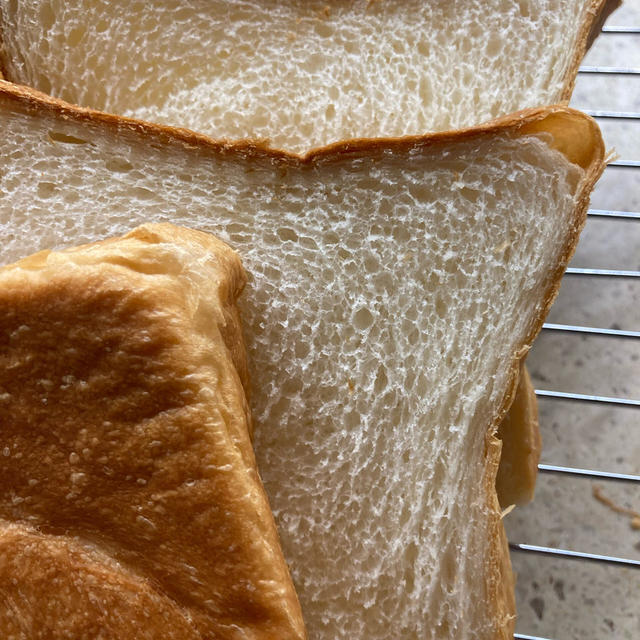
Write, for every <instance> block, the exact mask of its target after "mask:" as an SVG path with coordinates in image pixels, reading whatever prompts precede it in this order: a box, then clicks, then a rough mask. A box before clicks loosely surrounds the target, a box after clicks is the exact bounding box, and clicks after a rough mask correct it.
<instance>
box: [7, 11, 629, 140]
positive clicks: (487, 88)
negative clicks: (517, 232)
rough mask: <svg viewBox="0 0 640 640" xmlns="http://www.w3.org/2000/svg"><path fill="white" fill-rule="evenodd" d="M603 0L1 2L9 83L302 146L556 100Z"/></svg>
mask: <svg viewBox="0 0 640 640" xmlns="http://www.w3.org/2000/svg"><path fill="white" fill-rule="evenodd" d="M617 4H618V2H611V1H609V2H607V1H606V0H518V1H517V2H516V1H515V0H514V1H509V2H504V1H503V0H456V1H452V0H429V1H425V0H401V1H400V0H384V1H381V0H348V1H345V0H287V1H286V2H283V1H282V0H189V1H188V2H175V1H174V0H148V1H146V2H129V1H126V2H125V1H123V0H116V1H113V0H31V1H30V2H13V1H12V0H0V14H1V20H0V41H1V46H0V66H1V67H2V70H3V72H4V73H5V77H6V79H8V80H11V81H13V82H17V83H20V84H26V85H29V86H32V87H35V88H36V89H39V90H41V91H44V92H45V93H49V94H51V95H54V96H56V97H59V98H62V99H64V100H67V101H68V102H72V103H75V104H80V105H83V106H87V107H92V108H95V109H99V110H102V111H108V112H111V113H118V114H122V115H128V116H133V117H136V118H141V119H143V120H151V121H153V122H162V123H167V124H173V125H177V126H182V127H188V128H190V129H193V130H194V131H200V132H203V133H206V134H208V135H211V136H214V137H216V138H229V139H244V138H248V137H251V138H257V139H264V140H267V141H268V142H269V144H270V145H271V146H274V147H277V148H282V149H287V150H290V151H296V152H304V151H307V150H308V149H311V148H313V147H317V146H321V145H324V144H327V143H331V142H335V141H338V140H344V139H348V138H361V137H377V136H400V135H416V134H422V133H425V132H427V131H443V130H448V129H457V128H463V127H468V126H472V125H476V124H478V123H480V122H484V121H487V120H489V119H492V118H495V117H498V116H502V115H505V114H508V113H512V112H515V111H518V110H520V109H524V108H526V107H538V106H541V105H547V104H556V103H558V102H561V101H564V100H568V99H569V97H570V95H571V91H572V89H573V85H574V82H575V75H576V72H577V68H578V65H579V63H580V60H581V59H582V56H583V55H584V52H585V49H586V45H587V39H588V36H589V34H590V32H591V31H592V29H593V27H594V26H596V25H597V24H598V19H599V17H600V16H602V15H604V9H605V7H606V8H607V9H608V10H610V9H611V8H612V7H613V6H616V5H617Z"/></svg>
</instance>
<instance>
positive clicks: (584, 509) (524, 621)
mask: <svg viewBox="0 0 640 640" xmlns="http://www.w3.org/2000/svg"><path fill="white" fill-rule="evenodd" d="M607 25H611V26H622V25H626V26H636V27H640V0H627V1H626V2H625V4H624V6H623V7H622V8H621V9H619V10H618V11H616V12H615V13H614V14H613V15H612V16H611V17H610V18H609V20H608V21H607ZM584 64H585V65H592V66H596V65H597V66H607V67H631V68H635V69H640V34H628V35H617V34H601V35H600V37H599V39H598V40H597V41H596V43H595V44H594V46H593V48H592V50H591V51H590V52H589V54H588V56H587V58H586V59H585V61H584ZM572 105H573V106H575V107H576V108H580V109H585V110H609V111H623V112H635V113H640V76H628V75H627V76H626V77H625V76H622V75H617V76H616V75H608V76H606V75H587V74H582V75H580V76H579V77H578V82H577V85H576V90H575V92H574V98H573V100H572ZM598 122H599V124H600V126H601V129H602V131H603V134H604V138H605V142H606V144H607V147H608V148H614V149H615V151H616V152H617V153H618V155H619V158H620V159H621V160H622V159H623V160H636V161H640V120H637V119H636V120H627V121H621V120H604V119H601V120H599V121H598ZM591 207H592V208H594V209H613V210H623V211H634V212H640V168H638V169H614V168H609V169H607V170H606V171H605V174H604V176H603V177H602V179H601V180H600V182H599V183H598V185H597V187H596V189H595V191H594V194H593V197H592V200H591ZM571 266H573V267H582V268H599V269H620V270H632V271H640V220H629V221H620V220H607V219H597V218H590V219H589V220H588V222H587V225H586V227H585V230H584V232H583V235H582V237H581V240H580V244H579V246H578V250H577V252H576V255H575V257H574V259H573V262H572V264H571ZM547 321H548V322H553V323H560V324H570V325H582V326H589V327H604V328H614V329H624V330H631V331H640V278H608V277H588V276H577V275H573V276H571V275H569V276H565V279H564V281H563V285H562V289H561V292H560V295H559V296H558V299H557V301H556V303H555V305H554V306H553V308H552V310H551V314H550V316H549V318H548V320H547ZM528 364H529V370H530V372H531V374H532V378H533V381H534V385H535V386H536V388H537V389H548V390H555V391H568V392H575V393H583V394H594V395H600V396H610V397H619V398H631V399H634V400H640V339H635V338H626V339H625V338H619V337H602V336H584V335H579V334H575V333H565V332H558V331H543V332H542V333H541V334H540V336H539V337H538V339H537V341H536V343H535V345H534V348H533V350H532V352H531V354H530V356H529V359H528ZM539 405H540V427H541V432H542V438H543V442H544V445H543V452H542V460H541V462H544V463H547V464H555V465H561V466H569V467H580V468H587V469H596V470H600V471H608V472H617V473H628V474H635V475H640V409H639V408H637V407H635V408H634V407H628V408H626V407H616V406H610V405H604V404H598V403H582V402H580V403H579V402H572V401H565V400H557V399H544V398H543V399H540V403H539ZM594 487H595V491H596V493H599V495H600V496H604V498H605V499H609V500H611V501H612V502H613V504H615V505H616V506H619V507H622V508H625V509H630V510H631V511H635V512H638V513H640V484H637V483H636V484H623V483H616V482H612V481H607V480H603V481H598V482H592V481H591V480H587V479H582V478H576V477H565V476H559V475H550V474H546V475H541V476H540V477H539V480H538V488H537V492H536V498H535V501H534V502H533V503H532V504H531V505H529V506H526V507H522V508H518V509H516V510H514V511H513V512H512V513H511V514H509V515H508V516H507V517H506V520H505V524H506V527H507V533H508V536H509V539H510V541H512V542H519V543H528V544H535V545H543V546H549V547H558V548H563V549H570V550H575V551H583V552H589V553H596V554H603V555H610V556H616V557H622V558H628V559H632V560H640V529H634V528H633V526H632V516H631V515H629V514H625V513H619V512H617V511H616V510H615V509H613V508H612V507H611V506H610V505H609V506H607V505H606V504H604V502H603V501H601V500H598V499H597V498H596V497H595V495H594ZM512 562H513V568H514V570H515V572H516V573H517V588H516V598H517V605H518V622H517V627H516V631H517V633H520V634H526V635H532V636H534V635H537V636H541V637H544V638H551V639H554V640H569V639H571V640H574V639H575V640H578V639H580V640H592V639H593V640H595V639H600V638H602V639H604V638H615V639H616V640H622V639H629V640H632V639H633V640H637V639H638V638H640V569H638V568H636V569H633V568H624V567H616V566H611V565H605V564H601V563H591V562H587V561H584V560H563V559H556V558H552V557H546V556H540V555H538V554H536V555H533V554H523V553H522V552H514V553H512Z"/></svg>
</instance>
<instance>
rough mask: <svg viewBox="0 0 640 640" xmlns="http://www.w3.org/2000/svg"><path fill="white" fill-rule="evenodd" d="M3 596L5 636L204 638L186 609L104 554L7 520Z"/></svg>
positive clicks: (0, 541) (1, 556) (0, 559)
mask: <svg viewBox="0 0 640 640" xmlns="http://www.w3.org/2000/svg"><path fill="white" fill-rule="evenodd" d="M16 576H20V578H19V580H16ZM0 602H1V603H2V604H1V605H0V630H1V631H2V637H3V638H5V639H11V640H53V639H56V638H60V639H62V638H73V640H95V638H121V639H123V640H126V639H127V638H132V637H133V636H132V630H135V638H136V640H202V636H201V635H200V633H199V632H198V631H197V629H196V628H195V627H194V626H193V624H192V623H191V621H190V620H189V617H188V615H186V612H185V611H183V610H181V609H180V607H178V606H177V604H176V603H175V602H173V601H172V600H171V599H170V598H168V597H167V596H165V595H163V594H162V593H161V592H159V591H157V590H156V589H154V588H153V587H152V586H151V585H150V584H149V583H148V582H146V581H145V580H143V579H141V578H140V577H138V576H136V575H135V574H133V573H131V572H130V571H128V570H127V569H126V568H125V567H123V566H122V565H120V564H118V563H116V562H114V560H113V558H111V557H110V556H109V555H108V554H106V553H104V552H101V551H100V550H99V549H97V548H95V547H91V546H89V545H86V544H82V543H81V542H80V541H78V540H75V539H72V538H69V537H68V536H55V535H46V534H43V533H41V532H38V531H36V530H35V529H32V528H30V527H27V526H25V525H18V524H14V523H7V522H4V521H0ZM98 602H99V603H100V606H96V603H98Z"/></svg>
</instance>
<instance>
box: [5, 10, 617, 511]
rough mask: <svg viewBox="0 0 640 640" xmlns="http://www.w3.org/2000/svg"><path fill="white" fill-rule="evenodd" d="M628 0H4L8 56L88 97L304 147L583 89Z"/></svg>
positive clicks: (485, 114) (26, 72)
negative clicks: (604, 33)
mask: <svg viewBox="0 0 640 640" xmlns="http://www.w3.org/2000/svg"><path fill="white" fill-rule="evenodd" d="M618 4H619V2H617V1H616V0H613V1H612V0H608V1H604V0H544V1H541V0H520V1H519V2H512V3H504V2H500V1H499V0H483V1H479V0H469V1H465V2H451V1H450V0H432V1H430V2H424V1H423V0H403V1H402V2H388V1H385V2H378V1H376V2H372V1H371V0H358V1H353V0H349V1H348V2H345V1H344V0H339V1H336V0H331V1H329V2H326V1H325V0H323V1H321V2H313V1H309V0H296V1H289V2H282V0H258V1H257V2H255V1H251V2H247V1H246V0H240V1H238V0H216V1H213V2H212V1H211V0H190V1H189V2H181V3H175V2H173V1H166V0H153V1H151V2H145V3H130V2H128V3H126V7H125V6H123V5H122V3H121V2H112V1H105V0H101V1H98V2H96V1H95V0H91V1H90V2H89V1H88V0H65V1H64V2H62V1H61V0H38V1H35V2H29V3H12V2H9V1H8V0H0V8H1V9H2V10H1V11H0V16H1V17H0V68H4V69H5V70H6V73H7V78H8V79H9V80H12V81H14V82H18V83H21V84H26V85H30V86H33V87H35V88H37V89H40V90H42V91H44V92H46V93H51V94H53V95H55V96H57V97H61V98H63V99H65V100H67V101H69V102H73V103H76V104H81V105H84V106H89V107H93V108H97V109H100V110H104V111H109V112H113V113H120V114H124V115H130V116H134V117H140V118H142V119H146V120H150V121H153V122H165V123H170V124H174V125H178V126H186V127H188V128H191V129H193V130H195V131H201V132H204V133H207V134H209V135H213V136H216V137H218V138H219V137H229V138H247V137H254V138H264V139H267V140H269V142H270V144H271V145H273V146H276V147H282V148H287V149H290V150H293V151H299V152H300V151H305V150H308V149H310V148H312V147H314V146H317V145H320V144H324V143H327V142H331V141H335V140H338V139H345V138H360V137H364V136H394V135H406V134H409V135H415V134H420V133H424V132H426V131H431V130H444V129H450V128H457V127H464V126H471V125H475V124H478V123H479V122H481V121H483V120H488V119H490V118H493V117H496V116H499V115H504V114H506V113H510V112H513V111H517V110H519V109H522V108H525V107H534V106H540V105H544V104H553V103H556V102H560V101H562V100H568V98H569V96H570V94H571V90H572V88H573V84H574V81H575V74H576V72H577V67H578V64H579V62H580V59H581V57H582V55H583V53H584V50H585V42H586V38H587V34H588V32H589V29H591V36H592V37H593V35H594V33H596V32H597V28H598V27H599V26H600V23H601V21H602V20H604V17H606V15H607V14H608V13H610V12H611V11H612V10H613V9H614V8H615V7H616V6H617V5H618ZM540 34H544V37H540ZM132 51H134V52H135V56H134V57H133V58H132V56H131V52H132ZM114 70H117V72H114ZM533 402H535V396H534V395H530V396H529V397H528V398H520V397H519V396H518V395H516V405H517V407H518V406H523V405H528V406H531V403H533ZM517 407H516V410H514V413H515V414H517V416H519V417H522V418H525V419H526V418H527V416H528V413H522V412H519V411H517ZM509 421H510V424H511V425H512V427H513V428H514V429H515V430H516V431H517V432H518V433H521V434H522V433H529V434H532V436H533V435H535V434H533V433H532V432H533V431H534V430H537V423H533V422H532V423H524V424H519V423H518V422H517V421H514V419H513V417H510V418H509ZM502 432H504V430H502ZM538 439H539V438H538ZM528 440H529V441H530V442H532V441H533V440H534V438H533V437H531V438H529V439H528ZM522 452H523V448H522V447H508V448H507V449H506V450H505V451H503V457H504V462H501V465H503V466H504V467H505V468H509V469H510V470H511V473H513V474H514V475H513V477H512V478H511V479H509V478H507V477H506V476H505V475H504V474H502V477H503V480H504V481H503V482H501V484H500V488H499V492H502V490H503V489H504V490H507V491H509V495H508V496H507V495H504V496H502V495H501V496H500V500H501V502H502V503H504V502H505V501H507V500H515V501H516V502H518V503H522V502H525V501H526V500H527V499H528V498H529V497H530V496H531V495H532V493H533V487H534V484H535V475H531V474H530V473H528V471H525V472H524V473H521V470H527V469H528V459H529V458H524V459H523V458H519V457H518V455H519V454H521V453H522ZM512 455H513V456H516V457H515V458H513V459H511V456H512ZM507 487H511V488H510V489H506V488H507Z"/></svg>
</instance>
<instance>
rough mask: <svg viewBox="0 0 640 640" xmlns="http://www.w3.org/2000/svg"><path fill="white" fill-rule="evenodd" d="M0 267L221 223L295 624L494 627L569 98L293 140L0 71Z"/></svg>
mask: <svg viewBox="0 0 640 640" xmlns="http://www.w3.org/2000/svg"><path fill="white" fill-rule="evenodd" d="M0 123H1V126H2V130H3V132H4V139H3V146H2V150H1V152H0V175H1V176H2V179H1V182H0V187H1V188H2V192H3V194H4V195H3V196H2V198H1V199H0V230H1V231H2V234H3V237H4V238H5V243H4V247H3V256H4V259H6V260H10V259H12V257H13V256H16V255H19V254H24V253H26V252H28V251H33V250H36V249H38V248H42V247H51V246H62V245H65V244H68V243H76V242H84V241H90V240H92V239H95V238H96V237H100V236H104V235H105V234H119V233H123V232H125V231H126V230H127V229H129V228H130V227H132V226H134V225H136V224H138V223H139V222H140V221H142V220H153V221H174V222H177V223H180V224H184V225H188V226H192V227H195V228H200V229H203V230H207V231H210V232H214V233H216V234H217V235H218V236H219V237H221V238H223V239H224V240H226V241H227V242H228V243H229V244H230V245H231V246H232V247H234V248H235V249H237V250H238V251H239V252H240V253H241V255H242V256H243V262H244V264H245V266H246V268H247V270H248V272H249V274H250V279H249V283H248V285H247V292H246V294H245V295H244V296H243V299H242V300H241V303H240V304H241V310H242V314H243V319H244V321H245V329H246V340H247V349H248V354H249V362H250V374H251V377H252V380H253V393H252V400H251V405H252V409H253V415H254V419H256V422H257V426H258V428H256V432H255V446H256V453H257V457H258V462H259V468H260V471H261V474H262V477H263V481H264V483H265V488H266V490H267V493H268V495H269V499H270V502H271V505H272V508H273V509H274V514H275V516H276V522H277V524H278V527H279V531H280V538H281V542H282V545H283V551H284V554H285V558H286V559H287V561H288V563H289V564H290V569H291V572H292V576H293V578H294V583H295V584H296V587H297V590H298V595H299V597H300V600H301V605H302V609H303V614H304V616H305V620H306V623H307V628H308V631H309V635H310V637H313V638H318V639H321V640H339V639H341V638H349V639H350V640H353V639H354V638H359V639H363V640H364V639H367V640H372V639H373V640H375V639H378V638H380V639H383V638H384V639H385V640H387V639H388V638H389V637H390V636H391V637H402V638H421V639H424V638H437V639H439V640H444V639H449V638H452V637H455V638H459V639H461V640H464V639H471V638H474V639H475V640H478V639H479V638H482V639H485V638H507V637H510V634H511V633H512V630H513V617H514V607H513V584H512V576H511V571H510V568H509V558H508V552H507V547H506V542H505V539H504V532H503V526H502V523H501V519H500V515H501V514H500V510H499V508H498V504H497V500H496V493H495V485H494V483H495V475H496V467H497V463H498V459H499V455H500V444H499V441H497V440H496V439H495V437H494V435H493V434H494V431H495V427H496V425H497V424H498V422H499V421H500V420H501V419H502V417H503V415H504V413H505V408H506V407H507V406H508V404H509V401H510V399H511V396H512V394H513V392H514V386H515V380H516V374H517V369H518V364H519V360H520V359H521V358H522V357H523V356H524V354H525V353H526V352H527V349H528V348H529V345H530V344H531V341H532V339H533V337H534V336H535V334H536V333H537V332H538V330H539V329H540V326H541V324H542V321H543V318H544V316H545V314H546V312H547V310H548V308H549V305H550V304H551V302H552V300H553V299H554V297H555V295H556V291H557V288H558V283H559V280H560V277H561V275H562V273H563V271H564V269H565V267H566V264H567V261H568V260H569V258H570V256H571V254H572V252H573V250H574V247H575V243H576V241H577V238H578V233H579V230H580V228H581V226H582V224H583V223H584V219H585V215H586V214H585V212H586V208H587V204H588V198H589V193H590V190H591V188H592V186H593V183H594V181H595V180H596V179H597V177H598V175H599V174H600V172H601V171H602V169H603V144H602V139H601V136H600V133H599V130H598V128H597V126H596V124H595V123H594V122H593V120H591V119H590V118H588V117H587V116H585V115H583V114H580V113H578V112H576V111H573V110H571V109H568V108H565V107H554V108H547V109H537V110H531V111H525V112H521V113H518V114H516V115H514V116H512V117H509V118H505V119H503V120H500V121H498V122H496V123H493V124H491V125H487V126H482V127H477V128H473V129H468V130H465V131H462V132H457V133H444V134H434V135H428V136H418V137H407V138H401V139H391V140H379V139H378V140H356V141H351V142H348V143H344V144H336V145H332V146H329V147H326V148H322V149H319V150H317V151H315V152H313V153H311V154H308V155H306V156H295V155H293V154H287V153H284V152H277V151H273V150H269V149H266V148H264V147H262V146H260V145H251V144H248V143H244V144H229V143H224V142H216V141H213V140H211V139H209V138H206V137H204V136H200V135H197V134H194V133H192V132H188V131H184V130H176V129H171V128H166V127H161V126H155V125H151V124H147V123H142V122H136V121H132V120H126V119H123V118H118V117H115V116H110V115H106V114H100V113H96V112H92V111H89V110H82V109H78V108H74V107H71V106H69V105H66V104H64V103H61V102H59V101H56V100H54V99H51V98H48V97H46V96H43V95H42V94H38V93H36V92H34V91H32V90H27V89H24V88H18V87H15V86H12V85H10V84H8V83H0Z"/></svg>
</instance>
